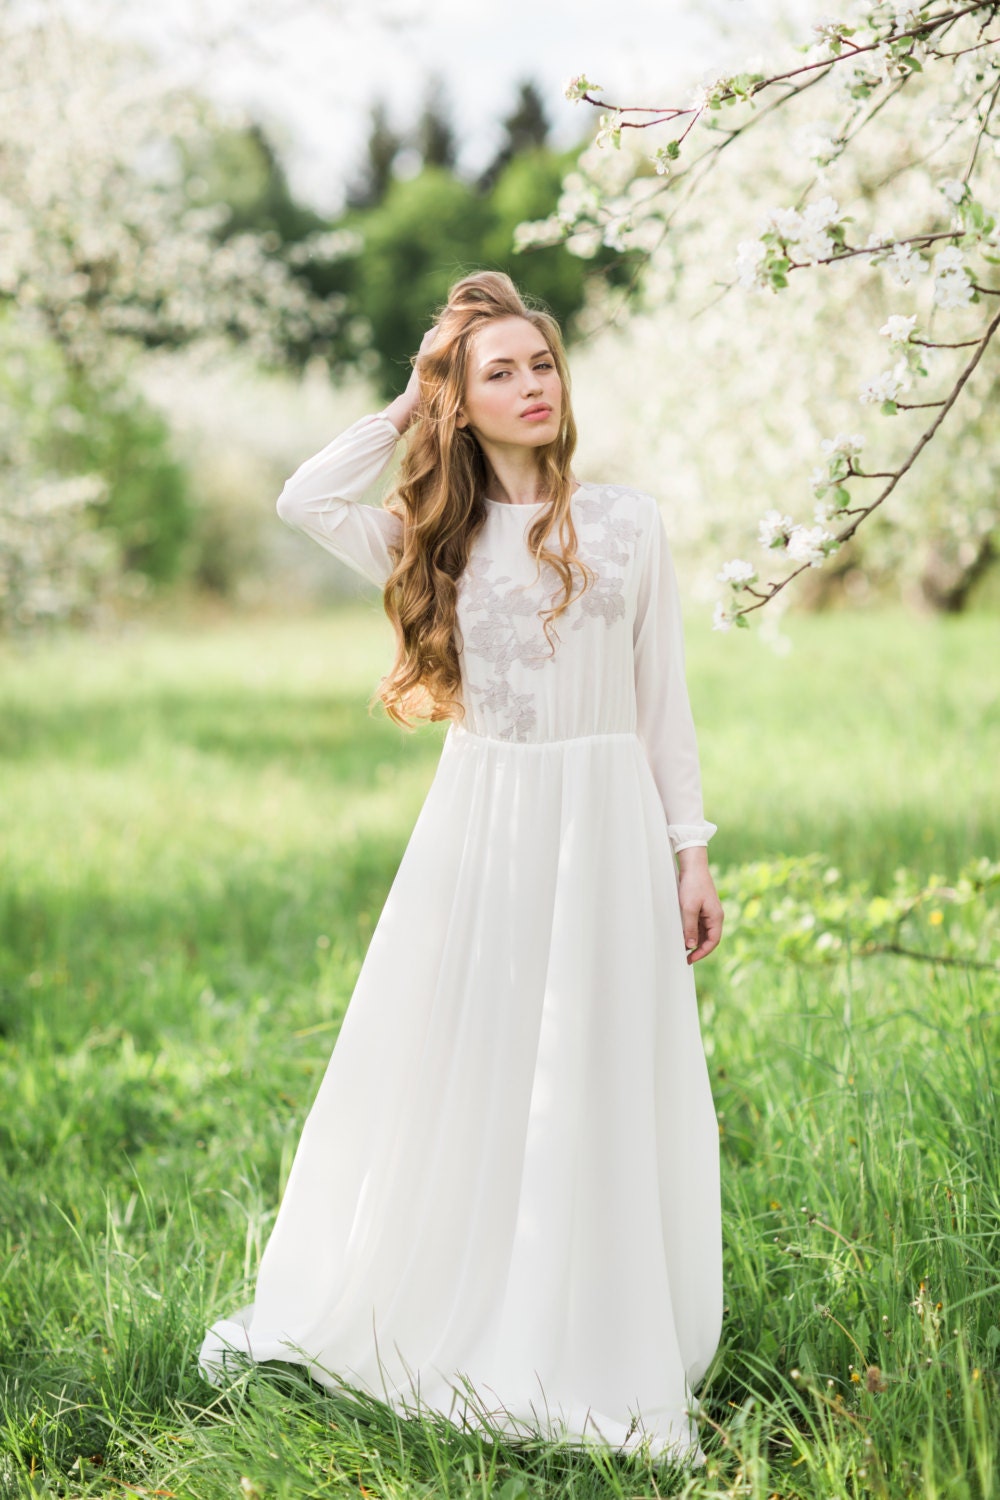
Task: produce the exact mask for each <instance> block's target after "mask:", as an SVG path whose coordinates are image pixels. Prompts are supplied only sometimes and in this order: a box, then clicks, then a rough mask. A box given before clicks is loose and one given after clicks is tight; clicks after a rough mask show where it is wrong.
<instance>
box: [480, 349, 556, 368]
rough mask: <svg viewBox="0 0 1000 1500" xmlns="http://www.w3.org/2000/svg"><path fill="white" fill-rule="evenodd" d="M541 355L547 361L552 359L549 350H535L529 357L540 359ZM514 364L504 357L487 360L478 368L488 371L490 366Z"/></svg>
mask: <svg viewBox="0 0 1000 1500" xmlns="http://www.w3.org/2000/svg"><path fill="white" fill-rule="evenodd" d="M543 354H544V355H546V356H547V357H548V358H549V359H551V358H552V351H551V349H536V350H535V352H534V354H533V355H532V356H531V358H532V359H541V358H542V355H543ZM514 363H515V361H514V360H512V359H508V358H506V356H504V357H503V358H500V359H488V360H487V361H486V363H485V364H484V365H480V366H479V368H480V369H481V370H488V369H489V367H490V365H512V364H514Z"/></svg>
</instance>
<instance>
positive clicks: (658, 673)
mask: <svg viewBox="0 0 1000 1500" xmlns="http://www.w3.org/2000/svg"><path fill="white" fill-rule="evenodd" d="M650 500H651V503H652V507H653V510H654V512H655V514H654V516H653V518H652V522H651V529H650V534H649V536H648V537H647V539H646V544H645V545H646V551H645V556H644V558H643V562H642V570H641V573H640V576H639V592H638V600H637V605H636V615H635V624H634V627H633V643H634V653H635V696H636V721H637V730H638V734H639V738H640V740H641V741H642V744H643V746H644V749H645V751H646V756H647V759H648V760H649V764H650V768H651V770H652V772H653V779H654V780H655V782H656V785H657V789H658V791H659V793H660V798H661V800H662V802H663V807H664V811H665V812H666V815H667V832H668V834H669V836H670V842H671V845H672V846H673V850H674V853H675V854H676V853H677V852H678V851H679V850H681V849H688V848H690V847H691V846H692V845H694V844H702V845H707V843H708V841H709V839H710V838H711V837H712V835H713V833H715V832H716V831H717V829H716V825H715V824H714V823H709V822H707V821H706V819H705V814H704V810H703V807H702V793H701V771H700V767H699V763H698V744H697V739H696V737H695V728H694V721H693V719H692V717H691V705H690V702H689V699H688V690H687V681H686V679H685V675H684V626H683V620H682V617H681V604H680V593H679V590H678V587H677V574H676V572H675V570H674V564H673V558H672V557H671V555H670V546H669V543H668V541H667V533H666V528H665V527H664V524H663V517H662V516H661V515H660V510H659V506H658V505H657V504H656V502H655V500H653V498H652V496H651V497H650Z"/></svg>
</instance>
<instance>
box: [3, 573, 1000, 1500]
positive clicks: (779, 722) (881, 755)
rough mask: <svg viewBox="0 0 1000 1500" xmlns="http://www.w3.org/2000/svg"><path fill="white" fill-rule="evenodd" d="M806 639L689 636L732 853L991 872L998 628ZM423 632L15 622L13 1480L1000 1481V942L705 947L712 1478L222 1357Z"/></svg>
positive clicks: (395, 779)
mask: <svg viewBox="0 0 1000 1500" xmlns="http://www.w3.org/2000/svg"><path fill="white" fill-rule="evenodd" d="M785 628H786V629H787V631H788V633H789V634H790V635H791V637H792V639H793V641H794V648H793V650H792V651H791V652H790V653H789V654H788V655H786V656H775V655H773V654H772V653H770V652H769V651H768V650H767V649H766V647H764V646H763V645H762V643H761V642H760V641H759V640H758V639H757V637H756V635H755V634H753V633H751V634H749V635H745V634H742V633H741V634H739V635H738V636H732V637H729V636H726V637H721V636H719V635H717V634H715V635H713V634H712V632H710V631H709V630H708V629H707V626H706V624H705V622H704V621H703V620H701V619H697V620H694V619H693V620H692V621H691V622H690V623H689V628H688V674H689V681H690V685H691V697H692V701H693V705H694V710H695V717H696V721H697V724H698V727H699V738H700V744H701V754H702V765H703V781H704V787H705V801H706V811H707V813H708V816H710V817H711V818H713V819H714V821H716V822H717V823H718V824H719V830H720V831H719V833H718V834H717V835H716V837H715V839H714V840H713V843H712V848H711V856H712V863H713V868H714V869H715V870H716V871H717V872H718V873H719V875H720V878H721V877H723V876H725V874H726V872H728V871H732V870H735V869H736V868H737V867H739V866H741V865H744V864H746V863H747V862H749V861H755V860H761V859H767V858H772V857H777V856H781V855H795V854H805V853H809V852H811V851H820V852H822V854H823V855H824V857H826V858H828V859H829V860H831V861H833V862H835V863H836V865H837V866H838V867H839V868H840V869H842V870H843V871H844V872H845V873H846V874H848V875H849V876H850V877H851V878H856V879H859V880H864V881H866V882H869V883H870V886H871V890H872V892H873V893H875V894H877V893H878V892H879V891H883V890H886V889H887V888H888V887H889V885H890V883H891V882H892V880H893V878H894V872H895V871H896V870H897V869H898V868H900V867H905V868H907V869H909V870H912V871H914V872H916V873H917V875H918V876H919V878H921V879H930V878H932V877H934V878H937V879H940V880H941V881H948V880H950V879H952V878H953V877H954V875H955V873H956V872H957V870H958V869H959V868H960V867H961V865H962V864H963V862H965V861H967V860H969V859H971V858H973V857H976V856H989V857H990V858H992V859H996V858H997V857H998V851H1000V795H998V787H997V766H998V765H1000V706H998V695H997V691H996V680H995V664H996V657H997V652H996V642H997V628H996V621H995V619H993V618H990V617H988V616H971V617H967V618H961V617H959V618H946V619H942V618H924V617H918V616H915V615H911V614H906V613H903V612H897V611H891V610H879V611H872V612H866V613H860V614H856V615H826V616H814V617H802V618H794V619H792V620H790V621H789V622H787V623H786V627H785ZM389 646H390V640H389V634H388V627H387V624H386V622H385V620H384V619H383V617H382V615H381V612H380V608H379V606H378V604H377V602H372V601H370V600H367V599H365V600H359V601H354V602H352V603H351V604H349V605H345V606H343V607H341V608H337V609H334V610H332V611H329V612H327V613H324V614H322V615H317V616H311V617H306V618H298V617H296V618H284V617H282V618H266V617H265V618H246V617H244V618H232V619H226V620H222V621H205V622H203V623H201V624H197V623H194V622H191V621H188V622H180V623H178V622H176V621H170V620H162V621H160V622H159V623H153V624H145V625H134V626H132V627H130V628H129V629H127V630H125V631H124V632H122V633H120V634H118V635H115V636H105V637H102V636H98V635H66V636H58V637H56V638H54V639H52V640H51V641H48V642H43V643H41V644H38V645H36V646H31V647H15V646H14V645H12V644H7V645H4V646H0V783H2V796H0V862H2V864H0V1090H2V1099H3V1104H2V1110H0V1247H2V1266H0V1496H3V1497H8V1496H9V1497H15V1496H16V1497H21V1496H25V1497H27V1496H43V1495H51V1496H65V1497H78V1496H79V1497H84V1496H110V1495H118V1496H123V1495H130V1494H138V1495H158V1496H177V1497H192V1500H223V1497H227V1500H238V1497H241V1496H242V1497H244V1500H284V1497H287V1500H292V1497H298V1496H310V1497H311V1496H315V1497H321V1496H363V1497H367V1500H374V1497H379V1500H395V1497H399V1496H403V1495H406V1496H435V1497H444V1496H448V1497H456V1500H458V1497H466V1496H468V1497H482V1500H486V1497H488V1496H499V1497H501V1500H535V1497H537V1500H556V1497H560V1500H561V1497H579V1500H583V1497H592V1496H593V1497H596V1496H609V1497H611V1496H614V1497H626V1496H628V1497H632V1496H636V1497H637V1496H640V1495H641V1496H647V1495H649V1496H652V1495H666V1494H684V1495H688V1496H692V1497H694V1496H701V1495H709V1494H712V1495H715V1494H724V1495H746V1496H752V1497H755V1500H756V1497H760V1500H765V1497H768V1496H781V1497H793V1496H802V1497H806V1496H808V1497H840V1496H844V1497H847V1496H851V1497H854V1496H862V1495H874V1496H885V1497H890V1496H891V1497H897V1496H900V1497H901V1496H911V1495H912V1496H918V1495H919V1496H928V1497H939V1496H940V1497H949V1500H950V1497H956V1500H958V1497H975V1500H989V1497H995V1496H998V1495H1000V1464H998V1458H997V1455H998V1453H1000V1356H998V1348H1000V1269H998V1268H1000V1109H998V1100H997V1071H998V1067H1000V1049H998V1037H1000V1028H998V1021H997V1008H998V994H1000V975H998V973H997V972H996V970H995V969H994V970H992V971H991V969H990V968H989V967H988V966H987V965H988V964H989V963H990V962H991V961H992V960H996V959H997V958H998V956H1000V955H997V953H996V952H995V951H994V952H993V953H992V955H991V954H990V953H988V952H985V951H984V952H982V953H980V956H979V961H980V964H981V966H980V967H977V968H972V967H967V966H964V965H962V964H951V965H948V964H943V963H927V962H920V961H915V960H909V959H905V958H900V957H890V956H882V957H872V958H863V959H862V958H859V957H857V956H856V955H853V954H852V953H851V951H850V950H848V951H846V952H845V953H844V955H843V956H842V957H839V958H838V959H837V961H836V962H833V963H825V964H819V965H809V964H799V963H791V962H789V961H788V960H787V958H784V959H783V958H781V957H780V955H778V954H777V953H776V954H775V955H774V956H773V957H770V958H769V956H768V954H767V952H766V951H764V953H763V955H761V954H760V953H759V952H758V954H757V956H756V957H754V958H753V959H752V960H750V959H747V960H746V961H741V962H740V963H734V962H732V961H731V959H727V956H726V952H725V949H726V940H725V938H724V939H723V945H722V947H721V948H720V949H719V951H718V953H716V954H714V955H712V957H710V958H709V959H708V960H706V961H705V962H704V963H702V964H700V965H699V966H698V970H697V977H698V986H699V1000H700V1005H701V1011H702V1020H703V1028H704V1032H705V1039H706V1050H707V1052H708V1055H709V1064H710V1068H711V1073H712V1082H713V1089H714V1093H715V1098H716V1102H717V1106H718V1112H719V1117H720V1130H721V1140H722V1148H723V1193H724V1205H723V1206H724V1214H725V1237H726V1271H725V1274H726V1317H725V1325H724V1333H723V1341H722V1345H721V1348H720V1351H719V1355H718V1358H717V1360H716V1362H715V1365H714V1366H713V1369H712V1370H711V1372H710V1374H709V1378H708V1380H707V1382H706V1384H705V1386H704V1387H703V1389H702V1391H701V1420H702V1430H703V1438H702V1442H703V1447H704V1448H705V1451H706V1454H707V1456H708V1463H707V1465H706V1467H705V1468H703V1469H700V1470H697V1471H693V1472H688V1473H685V1472H683V1471H680V1470H677V1469H672V1468H671V1467H670V1466H669V1465H666V1464H663V1463H660V1464H657V1463H655V1462H653V1461H651V1460H650V1459H649V1458H648V1457H646V1456H644V1455H642V1454H638V1455H630V1456H626V1455H622V1454H619V1453H616V1452H615V1451H614V1450H610V1449H604V1450H600V1449H597V1450H592V1449H591V1450H583V1451H581V1450H579V1449H575V1448H573V1447H568V1446H565V1445H552V1444H546V1443H543V1442H537V1443H531V1442H529V1441H521V1442H515V1441H513V1440H510V1439H504V1438H499V1437H498V1438H497V1440H496V1441H495V1442H490V1441H488V1440H487V1439H485V1438H484V1436H483V1435H482V1434H479V1433H475V1432H468V1433H465V1432H459V1431H457V1430H455V1429H454V1428H452V1427H451V1426H450V1424H448V1423H447V1422H445V1421H444V1419H441V1420H440V1421H435V1420H434V1419H433V1418H431V1417H429V1416H427V1417H425V1418H423V1419H420V1420H418V1419H416V1418H411V1419H408V1420H404V1419H403V1418H400V1417H398V1416H397V1415H396V1414H394V1413H393V1412H391V1411H390V1410H389V1409H388V1408H387V1407H385V1406H384V1405H382V1404H381V1403H379V1402H377V1401H374V1400H372V1399H367V1398H365V1397H363V1396H362V1395H361V1393H354V1394H353V1395H352V1394H350V1393H347V1394H345V1395H344V1396H342V1397H336V1398H335V1397H333V1396H331V1395H330V1394H328V1393H327V1392H325V1391H323V1390H321V1389H320V1388H319V1387H316V1386H313V1385H312V1384H310V1382H309V1381H308V1380H307V1379H305V1378H304V1377H302V1376H301V1375H299V1374H298V1373H296V1372H295V1371H293V1370H290V1369H289V1368H287V1367H282V1366H270V1367H264V1368H261V1369H258V1370H256V1371H253V1372H249V1373H247V1374H245V1375H241V1376H239V1377H237V1378H235V1379H234V1381H233V1383H232V1385H230V1386H229V1387H227V1388H226V1389H224V1390H221V1391H218V1390H214V1389H213V1388H211V1387H209V1386H208V1385H206V1384H205V1383H204V1382H203V1381H202V1379H201V1378H200V1376H199V1375H198V1372H197V1369H196V1365H195V1357H196V1353H197V1348H198V1345H199V1343H200V1340H201V1337H202V1333H203V1330H204V1327H205V1326H206V1324H207V1323H208V1322H209V1321H210V1320H211V1319H212V1317H214V1316H217V1315H218V1314H220V1313H222V1312H223V1311H225V1310H227V1309H229V1308H231V1307H233V1306H235V1305H238V1304H239V1303H240V1302H242V1301H246V1300H248V1299H249V1293H250V1286H251V1283H252V1277H253V1272H254V1268H255V1265H256V1263H257V1259H258V1257H259V1254H260V1251H261V1248H262V1244H263V1242H264V1240H265V1239H266V1236H267V1233H268V1229H269V1226H270V1224H271V1222H272V1219H273V1214H274V1208H275V1205H276V1202H277V1200H278V1197H279V1195H280V1192H281V1188H282V1185H283V1183H284V1181H285V1179H286V1175H287V1172H288V1168H289V1165H290V1162H291V1157H292V1153H293V1151H294V1147H295V1143H296V1141H297V1138H298V1133H299V1131H300V1129H301V1124H302V1121H303V1118H304V1115H305V1112H306V1110H307V1108H308V1105H309V1103H310V1101H311V1098H312V1096H313V1093H314V1091H315V1088H316V1086H317V1085H318V1082H319V1078H320V1075H321V1072H322V1070H323V1068H324V1066H325V1063H326V1060H327V1057H328V1055H329V1051H330V1048H331V1046H332V1045H333V1042H334V1040H335V1038H336V1035H337V1028H338V1026H339V1023H340V1020H341V1018H342V1016H343V1014H344V1010H345V1007H346V1005H347V1003H348V1001H349V999H350V995H351V992H352V988H353V984H354V980H355V978H356V976H357V972H358V969H359V966H360V963H361V960H362V958H363V956H364V953H365V950H366V946H367V942H368V939H369V938H370V935H371V931H372V928H373V927H374V924H375V921H376V919H377V917H378V914H379V911H380V909H381V904H382V902H383V900H384V898H385V895H386V893H387V891H388V888H389V885H390V883H391V880H392V877H393V874H394V872H395V868H396V865H397V863H398V860H399V857H400V855H401V853H402V850H403V848H404V846H405V842H406V839H407V837H408V834H409V830H410V828H411V827H412V824H413V822H414V820H415V818H416V815H417V812H418V810H419V808H420V805H421V802H422V799H423V796H424V793H425V791H426V788H427V786H428V785H429V783H430V780H431V777H432V775H433V772H434V767H435V763H436V759H437V755H438V752H439V748H440V742H441V739H442V737H443V729H442V728H441V726H427V727H424V728H422V729H420V730H419V731H417V732H416V733H412V734H410V733H406V732H405V731H402V730H400V729H399V728H397V727H396V726H394V725H392V724H391V723H389V722H388V720H387V719H385V717H384V716H382V715H381V712H380V711H379V712H376V713H375V714H374V715H371V716H370V715H369V714H368V712H367V710H366V703H367V700H368V697H369V694H370V693H371V691H372V689H373V687H374V685H375V683H376V681H377V679H378V677H379V676H380V675H381V673H382V672H383V671H384V670H385V668H386V666H387V665H388V660H389ZM974 916H975V914H974V912H973V919H974ZM761 920H763V917H762V919H761ZM623 1228H624V1229H625V1231H626V1232H627V1226H623Z"/></svg>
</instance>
